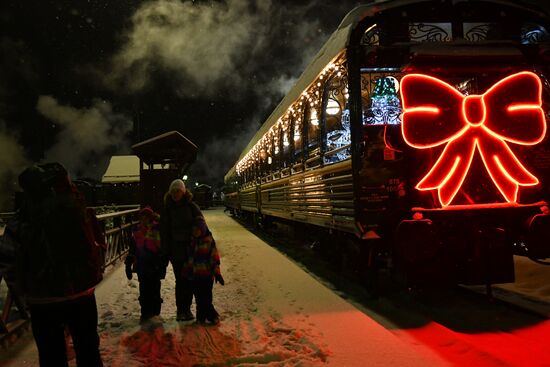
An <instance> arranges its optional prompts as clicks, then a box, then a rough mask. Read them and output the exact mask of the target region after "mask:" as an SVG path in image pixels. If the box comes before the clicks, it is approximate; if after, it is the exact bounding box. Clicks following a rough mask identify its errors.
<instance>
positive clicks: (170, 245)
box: [160, 179, 202, 321]
mask: <svg viewBox="0 0 550 367" xmlns="http://www.w3.org/2000/svg"><path fill="white" fill-rule="evenodd" d="M199 216H201V217H202V213H201V211H200V209H199V207H198V206H197V204H195V203H194V202H193V196H192V195H191V193H190V192H189V191H188V190H187V189H186V187H185V183H184V182H183V181H182V180H179V179H178V180H174V181H172V183H170V187H169V188H168V192H167V193H166V194H165V195H164V208H163V211H162V212H161V215H160V240H161V241H160V246H161V253H162V256H163V259H164V264H165V265H168V261H170V263H172V268H173V270H174V277H175V279H176V309H177V312H176V320H177V321H190V320H193V319H194V318H195V317H194V315H193V313H192V312H191V304H192V302H193V284H192V282H191V280H190V279H188V278H187V277H186V276H185V274H184V272H183V268H184V266H185V265H186V264H188V262H189V258H190V257H191V229H192V226H193V221H194V218H196V217H199Z"/></svg>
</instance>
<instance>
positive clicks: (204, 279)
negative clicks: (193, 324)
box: [183, 216, 225, 324]
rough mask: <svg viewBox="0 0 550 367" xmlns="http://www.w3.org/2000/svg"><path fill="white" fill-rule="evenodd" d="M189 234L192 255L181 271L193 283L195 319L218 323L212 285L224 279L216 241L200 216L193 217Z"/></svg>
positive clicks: (218, 318) (222, 281) (201, 321)
mask: <svg viewBox="0 0 550 367" xmlns="http://www.w3.org/2000/svg"><path fill="white" fill-rule="evenodd" d="M191 236H192V237H191V249H192V252H191V253H192V256H191V257H190V258H189V262H188V264H187V266H185V267H184V269H183V273H184V276H185V277H187V278H188V279H190V280H192V283H193V293H194V295H195V302H196V303H197V321H198V322H199V323H205V322H206V321H208V322H210V323H212V324H218V323H219V322H220V316H219V314H218V312H217V311H216V309H215V308H214V305H213V304H212V287H213V285H214V281H216V282H217V283H220V284H221V285H225V281H224V279H223V277H222V275H221V272H220V253H219V252H218V249H217V248H216V241H214V238H213V237H212V233H211V232H210V230H209V229H208V226H207V225H206V221H205V220H204V218H203V217H202V216H199V217H196V218H195V220H194V224H193V229H192V233H191Z"/></svg>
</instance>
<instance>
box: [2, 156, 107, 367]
mask: <svg viewBox="0 0 550 367" xmlns="http://www.w3.org/2000/svg"><path fill="white" fill-rule="evenodd" d="M19 185H20V186H21V188H22V189H23V195H24V199H23V203H22V206H21V208H20V209H19V211H18V213H17V215H16V217H15V218H14V220H13V221H12V223H10V226H9V227H10V230H9V233H10V235H11V236H13V238H14V240H15V241H14V242H15V243H16V246H17V248H16V249H15V259H14V260H15V261H14V266H15V274H16V275H15V278H16V279H15V280H16V284H17V290H18V292H20V294H22V295H23V297H24V298H25V301H26V302H27V304H28V306H29V311H30V315H31V326H32V332H33V335H34V339H35V341H36V346H37V348H38V355H39V361H40V366H43V367H46V366H61V367H63V366H68V363H67V351H66V340H65V330H66V328H68V330H69V332H70V334H71V337H72V340H73V345H74V350H75V353H76V363H77V366H79V367H83V366H90V367H98V366H103V364H102V361H101V356H100V353H99V335H98V333H97V320H98V317H97V306H96V299H95V295H94V290H95V286H96V285H97V284H98V283H99V282H100V281H101V279H102V277H103V257H102V255H103V254H104V246H105V242H104V236H103V233H102V231H101V229H100V228H99V224H98V222H97V218H96V217H95V213H93V211H91V210H89V209H86V203H85V201H84V197H83V195H82V194H81V193H80V192H79V191H78V190H77V189H76V187H75V186H74V185H73V184H72V182H71V180H70V178H69V176H68V173H67V171H66V170H65V168H64V167H63V166H62V165H61V164H59V163H46V164H40V165H34V166H31V167H29V168H27V169H26V170H25V171H23V172H22V173H21V175H20V176H19Z"/></svg>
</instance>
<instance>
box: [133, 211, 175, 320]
mask: <svg viewBox="0 0 550 367" xmlns="http://www.w3.org/2000/svg"><path fill="white" fill-rule="evenodd" d="M125 264H126V276H127V278H128V280H130V279H132V273H137V276H138V281H139V304H140V306H141V318H140V321H141V322H144V321H146V320H148V319H150V318H151V317H154V316H158V315H160V309H161V304H162V298H161V297H160V281H161V279H164V277H165V275H166V266H163V262H162V260H161V256H160V229H159V215H158V214H157V213H155V212H154V211H153V210H152V209H151V208H150V207H145V208H143V209H141V210H140V211H139V224H138V225H137V226H136V229H135V230H134V231H133V233H132V241H131V242H130V248H129V251H128V256H126V260H125Z"/></svg>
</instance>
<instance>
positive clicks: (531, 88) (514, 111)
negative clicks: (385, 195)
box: [400, 72, 546, 206]
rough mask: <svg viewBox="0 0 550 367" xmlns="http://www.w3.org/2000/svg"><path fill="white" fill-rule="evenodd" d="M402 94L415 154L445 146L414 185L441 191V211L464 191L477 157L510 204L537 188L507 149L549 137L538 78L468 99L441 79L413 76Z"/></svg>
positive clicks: (519, 78) (513, 80)
mask: <svg viewBox="0 0 550 367" xmlns="http://www.w3.org/2000/svg"><path fill="white" fill-rule="evenodd" d="M400 92H401V100H402V102H403V122H402V125H401V130H402V134H403V138H404V140H405V142H406V143H407V144H409V145H410V146H412V147H414V148H417V149H430V148H433V147H436V146H439V145H442V144H446V145H445V148H444V149H443V152H442V153H441V155H440V157H439V158H438V160H437V162H436V163H435V164H434V166H433V167H432V168H431V169H430V171H429V172H428V173H427V174H426V176H424V178H422V180H420V182H419V183H418V184H417V185H416V188H417V189H418V190H435V189H437V191H438V196H439V201H440V203H441V205H442V206H447V205H449V204H450V203H451V201H452V200H453V198H454V197H455V195H456V194H457V192H458V191H459V190H460V187H461V186H462V183H463V182H464V179H465V178H466V175H467V173H468V170H469V168H470V165H471V163H472V159H473V157H474V154H475V152H476V151H478V152H479V155H480V156H481V159H482V161H483V163H484V165H485V168H486V169H487V172H488V173H489V176H490V177H491V179H492V181H493V183H494V184H495V186H496V187H497V189H498V190H499V192H500V193H501V195H502V196H503V197H504V199H506V201H507V202H511V203H514V202H516V200H517V194H518V188H519V186H533V185H536V184H537V183H538V182H539V181H538V179H537V178H536V177H535V176H533V175H532V174H531V173H530V172H529V171H528V170H527V169H526V168H525V167H524V166H523V165H522V164H521V162H520V161H519V159H518V158H517V157H516V156H515V155H514V152H513V151H512V150H511V149H510V147H509V146H508V143H512V144H518V145H535V144H538V143H539V142H541V141H542V139H544V136H545V135H546V120H545V117H544V111H543V110H542V108H541V105H542V83H541V81H540V79H539V77H538V76H537V75H535V74H533V73H531V72H520V73H517V74H513V75H510V76H508V77H506V78H504V79H502V80H500V81H498V82H497V83H496V84H494V85H493V86H492V87H491V88H489V89H488V90H487V91H486V92H485V93H484V94H482V95H469V96H464V95H462V93H460V92H459V91H457V90H456V89H455V88H453V87H452V86H451V85H449V84H447V83H445V82H443V81H441V80H439V79H437V78H434V77H431V76H427V75H423V74H409V75H406V76H404V77H403V79H401V91H400Z"/></svg>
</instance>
